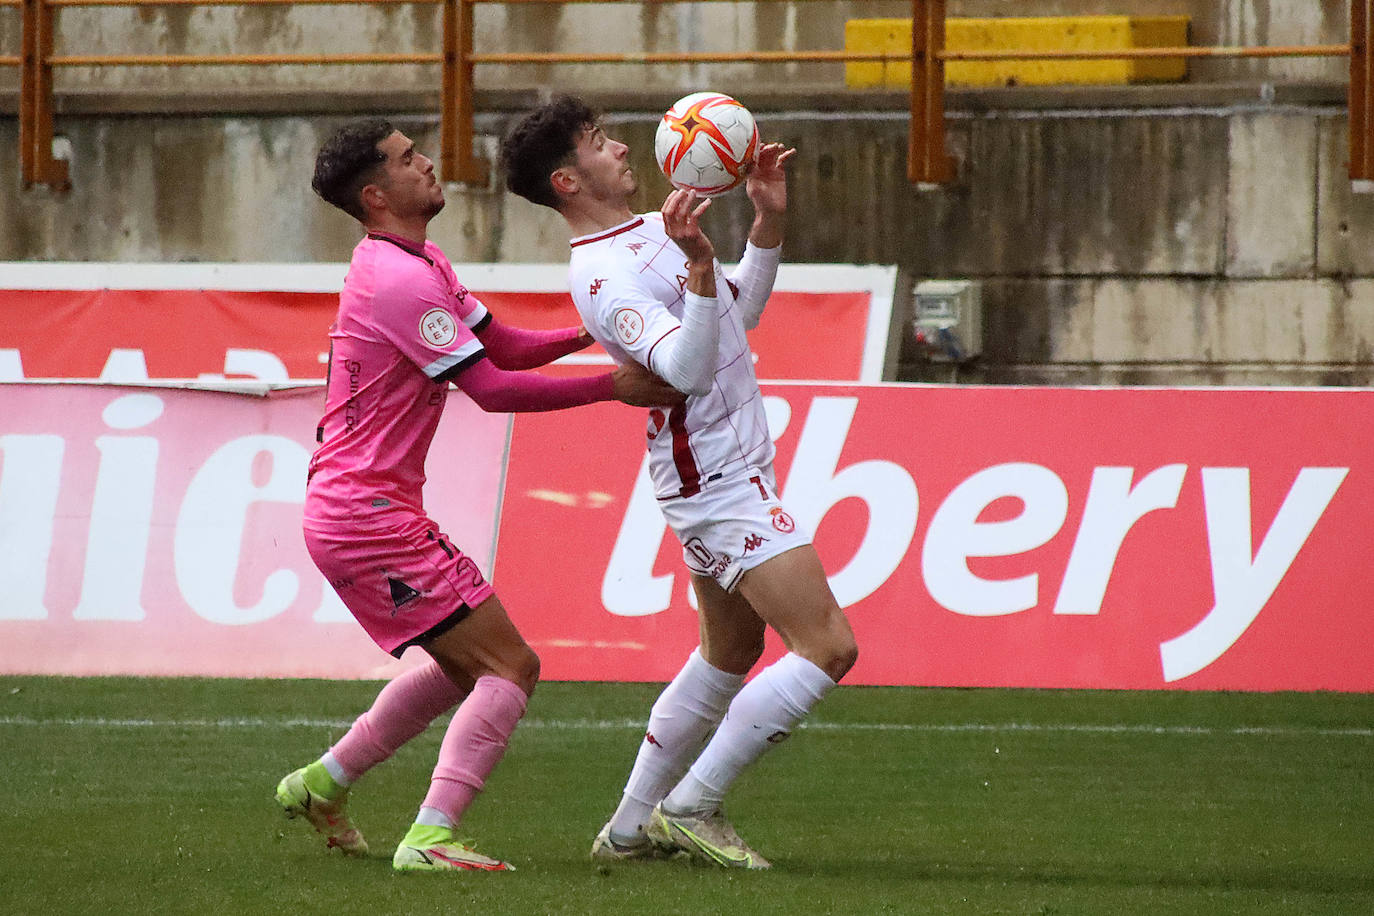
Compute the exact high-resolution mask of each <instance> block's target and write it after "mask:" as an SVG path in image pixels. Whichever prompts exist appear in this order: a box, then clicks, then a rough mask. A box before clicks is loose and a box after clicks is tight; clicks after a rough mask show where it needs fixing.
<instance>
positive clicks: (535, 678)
mask: <svg viewBox="0 0 1374 916" xmlns="http://www.w3.org/2000/svg"><path fill="white" fill-rule="evenodd" d="M508 665H509V673H508V674H507V680H509V681H510V682H511V683H513V684H515V686H517V687H519V688H520V689H521V690H523V691H525V695H526V696H530V695H531V694H533V693H534V685H535V684H538V683H539V656H538V655H536V654H535V651H534V650H533V649H531V648H530V647H529V646H521V648H520V651H519V652H518V653H517V654H516V655H515V657H514V658H512V659H510V660H509V661H508Z"/></svg>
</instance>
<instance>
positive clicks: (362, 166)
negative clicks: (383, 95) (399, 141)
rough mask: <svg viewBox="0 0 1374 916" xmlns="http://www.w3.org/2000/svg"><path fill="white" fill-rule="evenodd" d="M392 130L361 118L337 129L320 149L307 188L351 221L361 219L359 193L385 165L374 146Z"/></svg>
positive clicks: (381, 122)
mask: <svg viewBox="0 0 1374 916" xmlns="http://www.w3.org/2000/svg"><path fill="white" fill-rule="evenodd" d="M395 130H396V128H394V127H392V126H391V122H390V121H387V120H386V119H384V118H361V119H359V120H357V121H350V122H349V123H347V124H345V125H344V126H343V127H340V128H339V129H338V130H336V131H335V132H334V135H333V136H332V137H330V138H329V139H328V140H326V141H324V146H322V147H320V153H319V155H318V156H316V157H315V177H314V178H313V179H312V180H311V182H310V187H312V188H314V189H315V193H316V194H318V195H320V197H322V198H324V199H325V200H326V201H328V202H329V203H331V204H333V205H334V206H336V207H338V208H339V209H340V210H342V211H344V212H345V213H347V214H348V215H349V216H351V217H353V218H354V219H357V220H362V219H365V218H366V217H367V211H366V210H364V209H363V203H362V190H363V188H364V187H366V186H367V185H368V184H370V183H372V181H373V180H374V179H375V178H376V177H377V169H378V167H379V166H381V164H382V163H384V162H386V153H383V152H382V151H381V150H380V149H378V148H377V147H378V145H379V144H380V143H381V142H382V141H383V140H385V139H386V138H387V137H389V136H391V135H392V133H394V132H395Z"/></svg>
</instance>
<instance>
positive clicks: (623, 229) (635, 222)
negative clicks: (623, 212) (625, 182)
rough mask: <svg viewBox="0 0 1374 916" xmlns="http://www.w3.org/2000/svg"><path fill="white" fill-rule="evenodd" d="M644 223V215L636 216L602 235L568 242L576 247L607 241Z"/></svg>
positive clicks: (570, 245)
mask: <svg viewBox="0 0 1374 916" xmlns="http://www.w3.org/2000/svg"><path fill="white" fill-rule="evenodd" d="M642 225H644V217H642V216H636V217H635V218H634V219H633V220H631V221H630V222H628V223H626V224H625V225H623V226H617V227H616V228H614V229H612V230H610V231H609V232H603V233H601V234H600V235H593V236H590V237H588V238H584V239H573V240H572V241H571V242H569V243H568V247H570V248H576V247H577V246H578V245H590V244H591V243H592V242H601V241H605V240H606V239H608V238H611V237H613V236H617V235H619V234H620V233H622V232H629V231H630V230H631V229H635V228H638V227H639V226H642Z"/></svg>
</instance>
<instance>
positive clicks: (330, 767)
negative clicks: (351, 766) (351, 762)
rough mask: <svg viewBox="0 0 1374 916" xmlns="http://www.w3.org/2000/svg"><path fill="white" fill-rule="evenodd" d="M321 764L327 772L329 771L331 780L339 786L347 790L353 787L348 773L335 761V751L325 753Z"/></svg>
mask: <svg viewBox="0 0 1374 916" xmlns="http://www.w3.org/2000/svg"><path fill="white" fill-rule="evenodd" d="M320 763H321V764H322V765H323V766H324V768H325V770H326V771H328V773H329V776H330V778H331V779H333V780H334V781H335V782H337V783H338V784H339V785H341V786H343V787H344V788H345V789H346V788H348V787H349V786H351V785H353V779H352V777H350V776H349V775H348V771H347V770H345V769H344V768H343V767H342V766H341V765H340V764H339V761H337V760H335V759H334V752H333V751H325V752H324V756H323V757H321V758H320Z"/></svg>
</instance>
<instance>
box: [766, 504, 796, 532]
mask: <svg viewBox="0 0 1374 916" xmlns="http://www.w3.org/2000/svg"><path fill="white" fill-rule="evenodd" d="M768 514H769V515H771V516H773V527H774V528H776V529H778V530H779V531H781V532H782V533H783V534H791V533H792V532H793V531H796V530H797V523H796V522H794V521H792V516H790V515H788V514H787V513H786V512H784V511H783V510H782V507H781V506H774V507H773V508H771V509H769V510H768Z"/></svg>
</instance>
